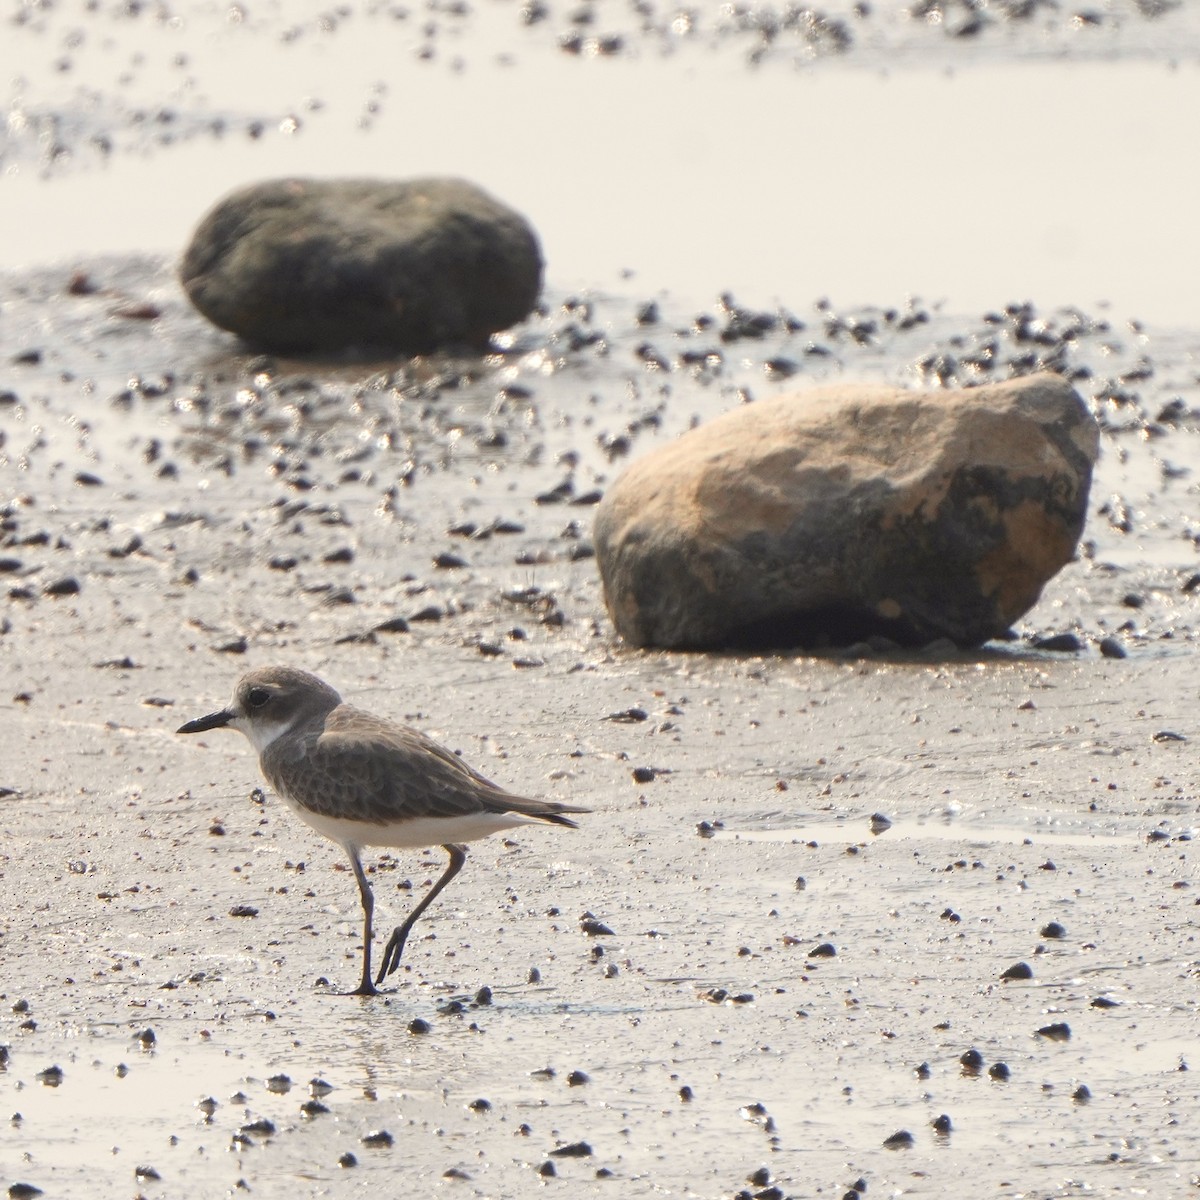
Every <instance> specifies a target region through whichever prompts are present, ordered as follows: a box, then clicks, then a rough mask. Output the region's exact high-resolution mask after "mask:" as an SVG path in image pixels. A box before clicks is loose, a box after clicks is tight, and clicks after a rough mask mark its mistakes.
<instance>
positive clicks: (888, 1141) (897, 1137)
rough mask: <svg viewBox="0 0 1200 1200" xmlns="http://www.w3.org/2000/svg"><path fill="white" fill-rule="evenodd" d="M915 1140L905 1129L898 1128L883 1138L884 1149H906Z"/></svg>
mask: <svg viewBox="0 0 1200 1200" xmlns="http://www.w3.org/2000/svg"><path fill="white" fill-rule="evenodd" d="M915 1141H916V1138H914V1137H913V1135H912V1134H911V1133H909V1132H908V1130H907V1129H898V1130H897V1131H896V1132H895V1133H893V1134H892V1136H891V1137H887V1138H884V1139H883V1145H884V1149H886V1150H908V1149H909V1148H910V1147H911V1146H912V1145H913V1143H914V1142H915Z"/></svg>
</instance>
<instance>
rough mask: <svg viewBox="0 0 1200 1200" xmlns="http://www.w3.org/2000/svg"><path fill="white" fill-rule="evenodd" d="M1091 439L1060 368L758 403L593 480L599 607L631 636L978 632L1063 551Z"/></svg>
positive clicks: (1028, 595)
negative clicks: (977, 382)
mask: <svg viewBox="0 0 1200 1200" xmlns="http://www.w3.org/2000/svg"><path fill="white" fill-rule="evenodd" d="M1098 450H1099V430H1098V427H1097V425H1096V422H1095V420H1094V418H1093V417H1092V416H1091V414H1090V413H1089V412H1088V409H1087V407H1086V406H1085V404H1084V403H1083V401H1082V400H1081V399H1080V397H1079V395H1078V394H1077V393H1076V391H1075V390H1074V388H1072V387H1071V386H1070V384H1069V383H1067V382H1066V380H1064V379H1062V378H1060V377H1059V376H1057V375H1047V374H1042V375H1035V376H1029V377H1026V378H1021V379H1014V380H1011V381H1009V382H1007V383H1001V384H996V385H991V386H987V387H976V388H966V389H962V390H955V391H937V392H915V391H905V390H902V389H896V388H890V387H879V386H871V385H861V386H860V385H840V386H836V387H830V388H820V389H816V390H812V391H808V392H801V393H798V394H795V395H789V396H782V397H778V398H776V399H772V400H765V401H759V402H757V403H755V404H750V405H747V406H745V407H742V408H738V409H735V410H733V411H732V412H728V413H725V414H724V415H723V416H721V417H718V418H717V419H716V420H713V421H710V422H708V423H707V424H705V425H702V426H700V427H699V428H697V429H694V430H691V431H690V432H688V433H686V434H684V435H683V436H682V437H679V438H677V439H676V440H675V441H674V442H672V443H670V444H669V445H666V446H663V447H661V448H659V449H657V450H654V451H652V452H651V453H649V454H647V455H646V456H645V457H644V458H642V459H640V460H638V461H637V462H635V463H633V465H632V466H631V467H630V468H629V469H628V470H627V471H626V472H625V473H624V474H623V475H622V476H621V477H620V479H618V480H617V482H616V483H615V484H614V485H613V486H612V487H611V488H610V489H609V490H608V492H607V494H606V495H605V497H604V500H603V502H602V503H601V504H600V506H599V509H598V510H597V513H596V527H595V535H596V537H595V540H596V553H597V557H598V560H599V567H600V573H601V576H602V579H603V582H604V593H605V600H606V602H607V605H608V611H609V613H610V615H611V617H612V620H613V623H614V624H615V625H616V628H617V631H618V632H619V633H620V634H621V635H622V636H623V637H624V638H625V640H626V641H628V642H631V643H632V644H634V645H636V646H660V647H674V648H693V649H699V648H716V647H726V646H733V647H737V646H775V647H783V646H811V645H822V644H845V643H847V642H852V641H857V640H859V639H861V638H863V637H866V636H870V635H872V634H882V635H885V636H887V637H890V638H892V639H893V640H895V641H898V642H900V643H901V644H904V645H924V644H926V643H928V642H931V641H934V640H936V639H939V638H950V639H951V640H953V641H954V642H955V643H957V644H958V645H960V646H972V645H978V644H979V643H981V642H984V641H986V640H987V639H988V638H992V637H996V636H998V635H1000V634H1003V633H1004V632H1005V631H1006V630H1007V629H1008V628H1009V626H1010V625H1011V624H1012V622H1013V621H1015V620H1017V619H1018V618H1019V617H1020V616H1021V615H1022V614H1023V613H1025V612H1027V611H1028V610H1029V609H1030V608H1031V607H1032V606H1033V605H1034V604H1035V603H1036V601H1037V599H1038V596H1039V595H1040V594H1041V591H1042V588H1043V587H1044V586H1045V584H1046V582H1047V580H1049V579H1050V578H1051V577H1052V576H1053V575H1054V574H1055V573H1056V572H1057V571H1058V570H1059V569H1060V568H1061V567H1062V566H1063V565H1064V564H1065V563H1067V562H1069V561H1070V559H1071V558H1072V556H1073V554H1074V552H1075V546H1076V543H1077V542H1078V540H1079V536H1080V533H1081V532H1082V530H1083V524H1084V519H1085V516H1086V512H1087V497H1088V488H1089V486H1090V484H1091V475H1092V465H1093V464H1094V463H1095V461H1096V456H1097V453H1098Z"/></svg>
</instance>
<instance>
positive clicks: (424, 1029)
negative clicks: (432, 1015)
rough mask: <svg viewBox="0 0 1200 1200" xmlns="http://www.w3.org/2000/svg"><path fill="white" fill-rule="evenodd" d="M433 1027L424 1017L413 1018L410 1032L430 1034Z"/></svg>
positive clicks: (410, 1023) (409, 1026) (409, 1028)
mask: <svg viewBox="0 0 1200 1200" xmlns="http://www.w3.org/2000/svg"><path fill="white" fill-rule="evenodd" d="M431 1028H432V1027H431V1026H430V1024H429V1022H428V1021H426V1020H425V1018H424V1017H413V1019H412V1020H411V1021H409V1023H408V1032H409V1033H414V1034H420V1033H428V1032H429V1030H430V1029H431Z"/></svg>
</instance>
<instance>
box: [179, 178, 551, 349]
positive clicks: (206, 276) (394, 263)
mask: <svg viewBox="0 0 1200 1200" xmlns="http://www.w3.org/2000/svg"><path fill="white" fill-rule="evenodd" d="M179 274H180V278H181V279H182V281H183V286H184V288H185V289H186V291H187V294H188V296H189V298H190V299H191V301H192V303H193V304H194V305H195V306H196V307H197V308H198V309H199V310H200V311H201V312H202V313H203V314H204V315H205V316H206V317H207V318H208V319H209V320H210V321H212V322H213V324H214V325H219V326H220V327H221V328H222V329H228V330H230V331H231V332H232V333H236V334H238V335H239V336H240V337H242V338H243V339H245V341H247V342H249V343H251V344H252V345H255V346H261V347H263V348H264V349H268V350H280V351H297V352H315V351H339V350H343V349H346V348H348V347H356V346H372V347H384V348H389V349H395V350H400V351H405V352H409V353H426V352H428V351H431V350H437V349H439V348H442V347H446V346H457V345H465V346H471V347H481V346H483V345H484V343H486V341H487V338H488V336H489V335H490V334H492V333H495V332H497V331H498V330H501V329H506V328H507V327H508V326H509V325H512V324H514V323H515V322H517V321H519V320H521V319H522V318H523V317H525V316H526V315H527V314H528V313H529V312H530V310H531V309H532V308H533V306H534V305H535V304H536V303H537V298H538V293H539V292H540V290H541V285H542V255H541V248H540V246H539V244H538V239H537V235H536V234H535V233H534V231H533V229H532V228H531V227H530V225H529V223H528V222H527V221H526V220H525V218H524V217H522V216H521V215H520V214H519V213H517V212H514V211H513V210H512V209H511V208H509V207H507V206H506V205H504V204H501V203H500V201H499V200H496V199H494V198H493V197H492V196H489V195H488V194H487V192H485V191H483V190H482V189H480V188H478V187H476V186H475V185H474V184H472V183H467V182H465V181H464V180H461V179H412V180H386V179H273V180H268V181H266V182H263V183H256V184H253V185H251V186H249V187H245V188H242V189H241V190H240V191H237V192H234V193H233V194H232V195H230V196H227V197H226V198H225V199H224V200H222V201H221V202H220V203H219V204H218V205H217V206H216V207H215V208H214V209H212V211H211V212H209V213H208V215H207V216H205V217H204V219H203V220H202V221H201V222H200V224H199V225H198V226H197V228H196V231H195V233H194V234H193V235H192V240H191V243H190V244H189V246H188V248H187V251H186V252H185V254H184V256H183V262H182V263H181V264H180V270H179Z"/></svg>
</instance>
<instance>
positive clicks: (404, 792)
mask: <svg viewBox="0 0 1200 1200" xmlns="http://www.w3.org/2000/svg"><path fill="white" fill-rule="evenodd" d="M276 745H277V743H273V744H272V745H271V746H268V747H267V749H266V750H265V751H264V753H263V756H262V767H263V772H264V774H266V776H267V779H268V781H269V782H270V783H271V785H272V786H273V787H274V788H275V789H276V790H277V791H281V792H284V793H286V794H287V795H289V796H290V797H291V798H292V799H293V800H294V801H295V802H296V803H298V804H301V805H303V806H304V807H305V808H307V809H309V810H310V811H312V812H316V813H320V814H322V815H325V816H334V817H349V818H350V819H352V820H359V821H366V822H370V823H373V824H386V823H389V822H392V821H400V820H406V819H410V818H413V817H458V816H468V815H470V814H472V813H480V812H519V813H523V814H525V815H527V816H531V817H536V818H541V819H543V820H547V821H553V822H555V823H558V824H570V822H568V821H567V820H566V818H564V817H560V816H559V815H558V814H560V813H563V812H575V811H578V810H576V809H574V808H571V807H569V806H567V805H563V804H558V803H556V802H554V801H547V800H534V799H530V798H529V797H525V796H515V795H513V794H511V793H510V792H506V791H504V789H503V788H499V787H497V786H496V785H495V784H494V783H492V782H491V781H490V780H489V779H486V778H485V777H484V776H482V775H480V774H479V772H478V771H475V770H472V768H471V767H469V766H468V765H467V764H466V763H465V762H463V761H462V759H461V758H459V757H458V755H456V754H452V753H451V752H450V751H449V750H447V749H445V747H443V746H439V745H438V743H437V742H435V741H433V740H432V738H428V737H426V736H425V735H424V734H423V733H421V732H420V731H418V730H416V729H409V728H406V727H405V726H402V725H396V724H394V723H393V722H391V721H385V720H383V719H382V718H380V717H374V716H372V715H371V714H370V713H365V712H362V711H361V710H359V709H353V708H351V707H350V706H349V705H340V706H339V707H338V708H335V709H334V710H333V711H332V712H331V713H329V715H328V716H327V717H326V718H325V721H324V724H323V726H322V727H321V728H319V729H316V728H314V729H313V730H312V731H311V734H310V736H309V737H306V738H304V739H303V741H302V743H301V745H302V746H303V750H302V751H299V749H298V748H296V747H295V743H293V747H294V748H295V749H294V752H292V753H287V752H277V753H273V751H275V749H276Z"/></svg>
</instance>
